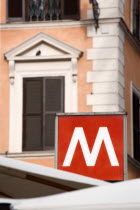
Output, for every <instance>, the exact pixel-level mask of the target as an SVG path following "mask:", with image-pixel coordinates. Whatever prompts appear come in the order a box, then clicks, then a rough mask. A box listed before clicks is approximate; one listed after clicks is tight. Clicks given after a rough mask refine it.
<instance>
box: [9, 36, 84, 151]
mask: <svg viewBox="0 0 140 210" xmlns="http://www.w3.org/2000/svg"><path fill="white" fill-rule="evenodd" d="M42 41H44V42H45V44H46V45H47V44H49V45H51V47H52V48H54V49H56V48H57V49H58V51H61V52H62V54H61V55H59V54H58V55H55V54H54V55H52V56H51V57H50V56H42V55H41V56H32V53H30V49H33V48H34V47H35V46H36V44H39V43H41V42H42ZM27 51H28V56H24V52H27ZM52 52H53V53H56V51H55V50H52ZM25 55H26V53H25ZM81 55H82V52H81V51H80V50H77V49H76V48H74V47H72V46H70V45H67V44H65V43H63V42H61V41H59V40H57V39H55V38H54V37H51V36H49V35H47V34H44V33H40V34H37V35H36V36H34V37H32V38H31V39H29V40H27V41H25V42H23V43H21V44H20V45H18V46H17V47H15V48H14V49H12V50H10V51H8V52H7V53H6V54H5V57H6V58H7V60H8V61H9V69H10V73H9V75H10V80H11V79H12V82H10V131H9V134H10V136H9V150H8V152H9V153H21V152H22V121H23V120H22V112H23V79H24V78H26V77H28V78H29V77H47V76H64V77H65V112H77V79H76V78H77V70H78V67H77V59H78V58H79V57H80V56H81ZM17 61H18V62H17ZM26 61H28V62H26ZM34 61H35V63H34ZM37 61H39V65H38V64H37ZM50 62H51V63H50ZM54 62H56V63H57V65H54ZM58 62H59V63H58Z"/></svg>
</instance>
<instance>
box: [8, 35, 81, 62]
mask: <svg viewBox="0 0 140 210" xmlns="http://www.w3.org/2000/svg"><path fill="white" fill-rule="evenodd" d="M40 42H45V43H46V44H48V45H51V46H53V47H55V48H57V49H59V50H61V51H64V52H65V53H66V54H70V55H72V56H73V57H76V58H79V57H80V56H81V55H82V51H80V50H78V49H76V48H74V47H72V46H70V45H68V44H66V43H64V42H62V41H60V40H58V39H56V38H54V37H52V36H50V35H48V34H46V33H42V32H41V33H39V34H37V35H35V36H33V37H31V38H30V39H28V40H26V41H24V42H22V43H21V44H19V45H18V46H16V47H14V48H13V49H12V50H10V51H8V52H6V53H5V57H6V59H7V60H10V58H11V59H12V60H15V59H14V57H16V56H18V55H20V54H22V53H24V52H25V51H27V49H30V48H32V47H33V46H35V45H37V44H39V43H40ZM16 59H17V58H16Z"/></svg>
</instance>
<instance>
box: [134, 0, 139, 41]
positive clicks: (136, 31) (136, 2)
mask: <svg viewBox="0 0 140 210" xmlns="http://www.w3.org/2000/svg"><path fill="white" fill-rule="evenodd" d="M133 34H134V36H135V37H136V38H137V39H140V1H139V0H134V2H133Z"/></svg>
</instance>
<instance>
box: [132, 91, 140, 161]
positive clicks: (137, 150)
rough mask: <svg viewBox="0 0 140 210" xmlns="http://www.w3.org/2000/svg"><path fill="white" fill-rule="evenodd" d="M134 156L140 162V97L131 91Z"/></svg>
mask: <svg viewBox="0 0 140 210" xmlns="http://www.w3.org/2000/svg"><path fill="white" fill-rule="evenodd" d="M133 142H134V158H135V159H136V160H137V161H139V162H140V97H139V96H138V95H137V94H136V93H135V92H133Z"/></svg>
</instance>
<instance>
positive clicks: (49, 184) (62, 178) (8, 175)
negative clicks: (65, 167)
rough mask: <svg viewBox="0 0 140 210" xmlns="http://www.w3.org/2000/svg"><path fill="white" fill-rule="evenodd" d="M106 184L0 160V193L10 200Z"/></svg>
mask: <svg viewBox="0 0 140 210" xmlns="http://www.w3.org/2000/svg"><path fill="white" fill-rule="evenodd" d="M106 184H108V183H107V182H104V181H100V180H97V179H92V178H88V177H85V176H81V175H77V174H73V173H69V172H65V171H60V170H57V169H53V168H48V167H44V166H40V165H36V164H31V163H27V162H23V161H18V160H14V159H11V158H4V157H0V193H2V194H3V195H6V196H7V197H9V198H17V199H20V198H35V197H41V196H48V195H54V194H59V193H63V192H70V191H74V190H78V189H83V188H87V187H92V186H100V185H106Z"/></svg>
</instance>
